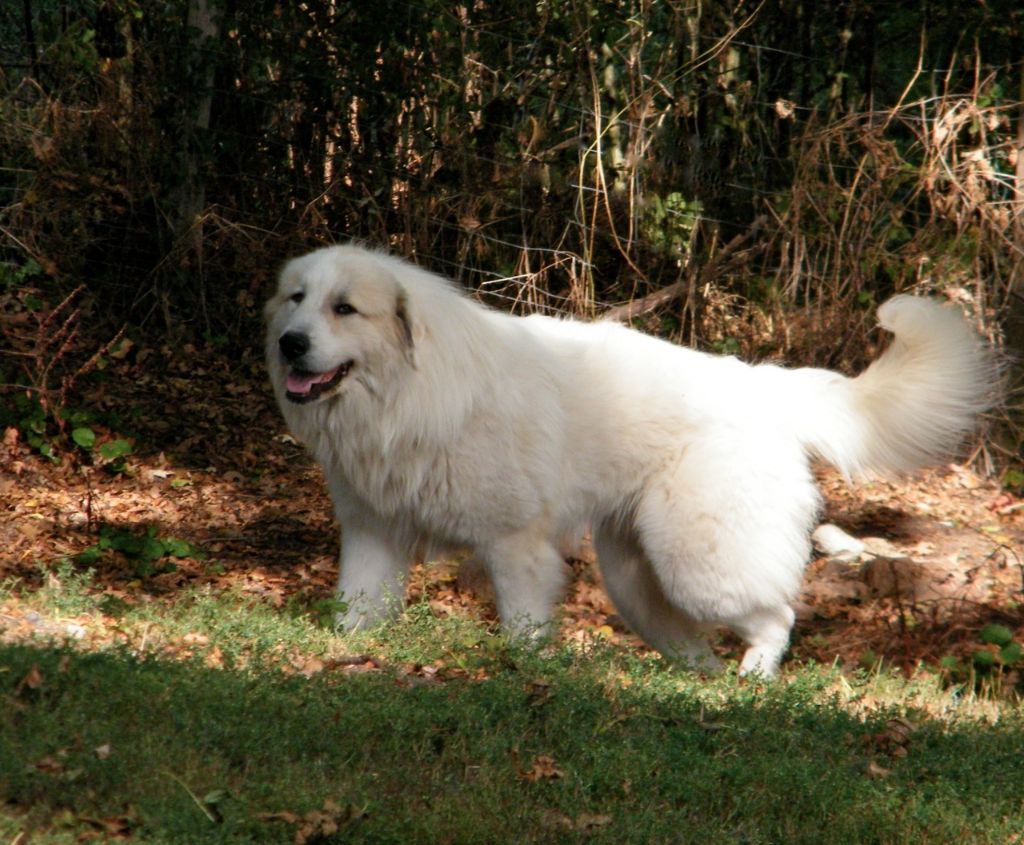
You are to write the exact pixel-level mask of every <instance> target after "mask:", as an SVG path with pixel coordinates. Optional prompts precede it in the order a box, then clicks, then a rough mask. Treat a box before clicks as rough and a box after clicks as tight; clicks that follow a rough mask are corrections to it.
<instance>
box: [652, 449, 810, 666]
mask: <svg viewBox="0 0 1024 845" xmlns="http://www.w3.org/2000/svg"><path fill="white" fill-rule="evenodd" d="M769 435H770V432H769V433H768V434H760V435H757V434H755V435H754V436H751V432H750V431H749V430H748V429H739V430H736V431H733V432H728V431H725V432H719V433H716V435H715V436H711V437H708V438H705V439H702V440H701V441H700V442H695V443H693V444H691V447H690V448H689V449H688V450H687V451H686V452H685V453H684V454H683V455H682V456H681V459H680V460H679V462H678V463H677V464H675V465H674V466H671V467H668V468H666V470H665V471H664V472H662V473H661V474H660V475H659V476H657V477H655V478H653V479H652V480H651V482H650V483H649V484H648V487H647V489H646V491H645V493H644V496H643V498H642V499H641V501H640V502H639V504H638V507H637V509H636V517H635V527H636V532H637V539H638V543H639V545H640V548H641V549H642V550H643V552H644V553H645V555H646V556H647V559H648V560H650V562H651V568H652V570H653V572H654V574H655V576H656V577H657V579H658V582H659V583H660V584H661V587H662V589H663V590H664V594H665V599H666V601H667V602H668V603H669V604H671V605H672V606H673V607H675V608H678V609H679V610H680V611H682V612H683V613H685V614H686V615H687V616H689V617H691V618H693V619H695V620H696V621H698V622H700V623H703V624H708V625H724V626H727V627H729V628H731V629H732V630H734V631H735V632H736V633H737V634H739V635H740V636H741V637H743V638H744V639H745V640H746V642H747V645H748V650H747V652H746V653H745V655H744V657H743V659H742V661H741V662H740V673H741V674H744V675H746V674H759V675H762V676H763V677H765V678H770V677H772V676H773V675H774V674H775V672H776V671H777V669H778V666H779V661H780V660H781V658H782V655H783V653H784V652H785V650H786V646H787V644H788V642H789V632H790V629H791V628H792V625H793V611H792V610H791V608H790V603H791V602H792V601H793V599H794V598H795V596H796V595H797V593H798V591H799V589H800V582H801V577H802V574H803V569H804V566H805V564H806V562H807V559H808V558H809V556H810V540H809V534H810V529H811V526H812V525H813V523H814V516H815V513H816V511H817V508H818V503H819V496H818V492H817V490H816V488H815V487H814V483H813V479H812V477H811V474H810V470H809V468H808V466H807V461H806V458H805V457H804V455H803V453H802V451H800V450H799V448H798V446H797V444H796V443H795V442H793V441H790V440H788V439H785V438H783V437H773V436H769Z"/></svg>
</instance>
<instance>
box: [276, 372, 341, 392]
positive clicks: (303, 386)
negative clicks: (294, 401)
mask: <svg viewBox="0 0 1024 845" xmlns="http://www.w3.org/2000/svg"><path fill="white" fill-rule="evenodd" d="M336 372H338V371H337V370H331V371H330V372H327V373H297V372H295V370H289V371H288V378H287V379H286V380H285V388H286V389H287V391H288V392H289V393H297V394H299V395H300V396H304V395H305V394H307V393H309V391H311V390H312V389H313V385H314V384H320V383H321V382H325V381H330V380H331V379H332V378H334V374H335V373H336Z"/></svg>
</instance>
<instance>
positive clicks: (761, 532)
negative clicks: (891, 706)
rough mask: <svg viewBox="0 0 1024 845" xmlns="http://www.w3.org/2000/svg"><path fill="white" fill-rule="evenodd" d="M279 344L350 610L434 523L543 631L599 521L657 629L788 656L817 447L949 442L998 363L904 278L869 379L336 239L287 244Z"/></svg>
mask: <svg viewBox="0 0 1024 845" xmlns="http://www.w3.org/2000/svg"><path fill="white" fill-rule="evenodd" d="M266 313H267V317H268V321H269V331H268V334H267V348H266V351H267V359H268V362H269V367H270V374H271V379H272V381H273V384H274V389H275V391H276V394H277V398H278V401H279V402H280V405H281V408H282V411H283V413H284V416H285V418H286V420H287V422H288V425H289V426H290V428H291V430H292V432H293V433H294V434H295V435H296V436H297V437H298V438H299V439H300V440H302V441H303V442H304V443H305V444H306V445H307V446H308V447H309V449H311V450H312V452H313V454H314V455H315V456H316V459H317V460H318V461H319V462H320V464H321V465H322V466H323V469H324V472H325V474H326V477H327V481H328V484H329V486H330V491H331V496H332V498H333V500H334V505H335V510H336V515H337V518H338V521H339V522H340V523H341V525H342V547H341V573H340V576H339V579H338V593H339V596H340V597H342V598H343V600H344V601H345V602H346V603H347V610H346V611H345V612H344V613H343V614H341V615H340V619H339V621H340V622H341V624H342V625H344V626H346V627H349V628H353V627H356V626H359V625H369V624H375V623H377V622H378V621H380V620H382V619H384V618H385V617H386V616H387V615H388V614H390V613H392V612H393V611H394V610H395V609H396V607H397V601H396V599H398V600H400V598H401V597H402V596H403V594H404V578H405V576H406V574H407V572H408V566H409V563H410V560H411V558H412V557H413V554H414V550H415V549H416V548H417V546H418V545H419V544H420V543H421V542H423V541H424V540H428V541H435V542H440V543H443V544H457V545H460V546H468V547H471V548H472V549H474V550H475V551H476V553H477V554H478V556H479V557H480V558H481V559H482V560H483V561H484V562H485V565H486V567H487V569H488V572H489V574H490V577H491V580H492V582H493V584H494V588H495V593H496V596H497V603H498V610H499V613H500V614H501V618H502V620H503V623H504V624H505V625H506V626H507V627H508V628H509V629H510V630H511V631H513V632H516V633H523V632H532V631H536V630H538V629H540V628H542V627H543V626H545V625H546V624H547V623H549V621H550V620H551V616H552V612H553V606H554V604H555V603H556V602H557V601H558V600H559V598H560V595H561V593H562V590H563V587H564V578H565V574H564V573H565V570H566V567H565V565H564V562H563V560H562V558H561V556H560V554H559V552H558V549H559V547H560V544H561V543H562V542H563V541H564V540H565V538H566V537H568V536H572V535H578V534H579V533H580V532H581V530H583V529H584V528H585V527H586V526H588V525H589V526H590V527H591V529H592V531H593V539H594V545H595V549H596V551H597V554H598V558H599V560H600V565H601V571H602V574H603V578H604V584H605V587H606V588H607V590H608V593H609V595H610V597H611V599H612V600H613V602H614V603H615V605H616V607H617V609H618V611H619V612H620V614H621V615H622V617H623V618H624V619H625V620H626V621H627V623H628V624H629V625H630V626H632V628H633V629H634V630H635V631H636V632H637V633H638V634H639V635H640V636H641V637H643V638H644V639H645V640H646V641H647V642H648V643H649V644H650V645H652V646H653V647H655V648H657V649H658V650H659V651H661V652H662V653H663V654H664V655H666V656H667V657H670V658H675V659H679V660H682V661H684V662H686V663H689V664H697V665H704V666H707V667H710V666H712V665H714V663H715V658H714V656H713V655H712V653H711V651H710V649H709V648H708V646H707V644H706V641H705V640H704V638H703V636H702V633H703V631H704V629H707V628H709V627H712V626H717V625H724V626H728V627H729V628H731V629H733V630H734V631H735V632H736V633H737V634H739V635H740V636H741V637H743V639H744V640H745V641H746V642H747V644H748V646H749V647H748V649H747V651H746V653H745V654H744V656H743V660H742V663H741V665H740V670H741V672H743V673H751V672H755V673H759V674H761V675H763V676H765V677H770V676H772V675H773V674H774V673H775V672H776V670H777V668H778V664H779V661H780V659H781V656H782V654H783V652H784V651H785V649H786V646H787V644H788V641H789V633H790V628H791V627H792V624H793V611H792V610H791V609H790V603H791V602H792V601H793V599H794V597H795V596H796V594H797V591H798V589H799V587H800V581H801V575H802V572H803V569H804V565H805V563H806V561H807V559H808V557H809V553H810V547H809V541H808V535H809V532H810V529H811V528H812V526H813V524H814V519H815V515H816V512H817V510H818V507H819V495H818V492H817V490H816V488H815V486H814V483H813V481H812V477H811V472H810V468H809V461H810V458H811V457H812V456H816V457H820V458H824V459H825V460H827V461H828V462H830V463H832V464H834V465H835V466H837V467H838V468H839V469H840V470H842V471H843V472H844V473H846V474H847V475H850V476H856V475H863V474H868V473H887V474H889V473H897V472H904V471H908V470H912V469H914V468H916V467H919V466H921V465H923V464H926V463H928V462H931V461H934V460H936V459H937V458H940V457H941V456H942V455H944V454H946V453H947V452H948V450H950V449H951V448H952V447H954V446H956V445H957V443H958V441H959V440H960V439H961V437H962V436H963V434H964V433H965V432H967V431H968V430H970V429H971V428H972V426H973V425H974V421H975V417H976V415H977V413H978V412H979V411H981V410H983V409H984V408H985V407H986V405H987V404H988V403H989V398H990V395H991V393H992V390H993V387H994V378H995V377H994V375H993V367H992V363H991V361H992V359H991V356H990V355H989V353H988V352H987V351H986V350H985V348H984V346H983V345H982V344H981V343H980V341H979V340H978V339H977V337H976V336H975V335H974V333H973V332H972V331H971V330H970V329H969V328H968V326H967V325H966V323H965V322H964V320H963V319H962V317H961V316H960V315H959V314H958V313H957V312H956V311H955V310H952V309H950V308H946V307H942V306H940V305H937V304H935V303H933V302H931V301H928V300H926V299H919V298H912V297H908V296H898V297H896V298H894V299H891V300H889V301H888V302H887V303H885V304H884V305H883V306H882V307H881V308H880V309H879V319H880V321H881V324H882V325H883V326H884V327H885V328H887V329H889V330H890V331H892V332H894V333H895V335H896V337H895V340H894V341H893V342H892V344H891V345H890V346H889V348H888V350H887V351H886V352H885V353H884V354H883V355H882V356H881V357H880V358H879V359H878V360H877V361H875V363H874V364H872V365H871V366H870V367H869V368H868V369H867V370H866V371H865V372H864V373H862V374H861V375H860V376H859V377H857V378H853V379H851V378H846V377H844V376H842V375H839V374H836V373H832V372H828V371H825V370H818V369H795V370H788V369H783V368H780V367H776V366H768V365H761V366H749V365H747V364H744V363H742V362H740V361H738V360H736V359H734V358H724V357H716V356H712V355H707V354H703V353H700V352H695V351H693V350H690V349H684V348H680V347H678V346H674V345H672V344H670V343H667V342H665V341H662V340H658V339H656V338H653V337H649V336H646V335H643V334H640V333H639V332H636V331H632V330H631V329H628V328H625V327H623V326H620V325H617V324H613V323H607V322H605V323H600V322H599V323H581V322H574V321H571V320H557V319H552V318H548V317H542V316H532V317H526V318H521V317H511V316H508V315H506V314H502V313H499V312H496V311H493V310H490V309H488V308H485V307H484V306H482V305H480V304H479V303H477V302H474V301H473V300H472V299H469V298H468V297H466V296H465V295H464V294H463V293H461V292H460V291H458V290H456V289H455V287H453V286H452V285H451V284H450V283H449V282H447V281H446V280H444V279H441V278H439V277H437V276H434V275H432V274H430V273H427V272H425V271H423V270H420V269H418V268H417V267H415V266H413V265H411V264H409V263H407V262H406V261H403V260H400V259H397V258H393V257H389V256H387V255H384V254H381V253H377V252H372V251H369V250H366V249H363V248H360V247H357V246H335V247H328V248H326V249H321V250H318V251H316V252H313V253H311V254H309V255H306V256H303V257H301V258H297V259H295V260H293V261H291V262H290V263H288V264H287V265H286V266H285V268H284V270H283V272H282V273H281V277H280V283H279V288H278V291H277V294H276V295H275V296H274V297H273V298H272V299H271V300H270V302H269V303H268V304H267V309H266Z"/></svg>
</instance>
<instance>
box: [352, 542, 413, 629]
mask: <svg viewBox="0 0 1024 845" xmlns="http://www.w3.org/2000/svg"><path fill="white" fill-rule="evenodd" d="M340 568H341V571H340V572H339V573H338V589H337V597H338V600H339V601H341V602H342V603H343V604H344V609H343V610H341V611H340V612H339V613H338V614H337V616H336V619H335V621H336V622H337V625H338V627H339V628H341V629H343V630H346V631H354V630H356V629H360V628H371V627H373V626H375V625H379V624H380V623H381V622H386V621H387V620H389V619H392V618H394V617H395V616H396V615H397V614H398V613H399V611H400V610H401V609H402V604H403V602H404V600H405V579H406V576H407V575H408V572H409V560H408V558H406V557H405V556H404V555H403V554H402V552H401V550H400V549H398V548H397V547H396V546H395V544H394V543H393V541H392V540H391V538H389V537H387V536H386V535H385V534H383V533H379V532H378V531H376V530H368V529H367V526H366V525H365V524H359V523H353V522H348V523H346V524H345V525H344V526H342V529H341V556H340Z"/></svg>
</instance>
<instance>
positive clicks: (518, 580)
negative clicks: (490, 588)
mask: <svg viewBox="0 0 1024 845" xmlns="http://www.w3.org/2000/svg"><path fill="white" fill-rule="evenodd" d="M480 552H481V553H482V556H483V559H484V561H485V563H486V565H487V571H488V573H489V574H490V576H491V583H492V584H493V585H494V595H495V599H496V601H497V605H498V615H499V616H500V617H501V623H502V625H503V626H504V627H505V629H506V630H507V631H509V633H511V634H512V635H514V636H528V637H535V636H542V635H544V634H545V633H548V630H547V629H549V627H550V623H551V617H552V612H553V610H554V606H555V604H556V603H557V602H558V601H560V600H561V598H562V595H563V593H564V592H565V585H566V582H567V581H568V575H569V567H568V565H567V564H566V562H565V560H564V559H563V558H562V556H561V555H560V554H559V553H558V549H557V548H556V547H555V545H554V544H553V543H552V542H551V540H550V539H549V538H548V537H547V536H546V535H544V534H538V533H534V532H529V531H523V532H520V533H517V534H513V535H510V536H506V537H502V538H500V539H499V540H496V541H494V542H491V543H489V544H487V546H486V548H482V549H480Z"/></svg>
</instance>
